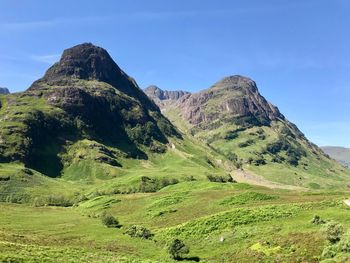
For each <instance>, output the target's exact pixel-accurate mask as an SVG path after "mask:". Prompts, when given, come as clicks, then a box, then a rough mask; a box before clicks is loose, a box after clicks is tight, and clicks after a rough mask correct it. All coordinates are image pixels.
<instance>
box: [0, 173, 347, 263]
mask: <svg viewBox="0 0 350 263" xmlns="http://www.w3.org/2000/svg"><path fill="white" fill-rule="evenodd" d="M50 180H57V179H50ZM72 186H74V184H72ZM36 189H37V190H38V189H39V188H36ZM89 189H90V188H86V189H85V191H86V192H85V198H84V199H82V200H81V201H77V203H76V205H75V206H73V207H52V206H44V207H35V206H33V205H30V204H11V203H1V204H0V220H1V228H0V259H1V260H2V261H5V260H10V259H11V260H13V261H14V262H16V261H15V260H17V262H21V260H22V261H25V262H34V261H35V258H36V259H40V260H42V261H45V262H84V261H86V260H92V261H94V262H173V261H172V260H171V259H170V257H169V256H168V254H167V244H169V242H171V240H173V239H175V238H180V239H182V240H183V241H184V242H185V243H186V244H187V245H188V246H189V247H190V254H189V255H188V257H199V258H200V259H201V262H227V261H228V262H229V261H230V260H233V259H234V260H237V261H239V262H252V261H254V262H256V261H261V262H270V261H274V260H277V259H278V260H281V261H283V262H294V261H293V260H294V259H295V258H298V259H300V261H305V262H306V261H307V262H312V260H314V258H317V257H320V255H321V253H322V250H323V248H324V247H325V246H326V245H327V242H326V240H325V237H324V235H323V232H322V231H323V230H322V227H321V226H317V225H314V224H311V219H312V218H313V216H314V215H315V214H317V215H319V216H321V218H323V219H325V220H327V221H328V220H335V221H338V222H340V223H342V224H343V225H344V227H345V228H346V229H349V228H350V219H349V217H348V213H349V211H350V209H349V208H348V207H347V206H345V205H343V204H342V202H341V201H342V200H343V199H345V198H347V197H348V193H346V192H332V191H328V192H309V193H304V192H296V191H287V190H271V189H267V188H263V187H255V186H249V185H246V184H223V183H212V182H204V181H191V182H181V183H179V184H176V185H171V186H167V187H165V188H163V189H162V190H160V191H158V192H155V193H134V194H107V195H106V194H102V195H98V196H93V195H91V194H89V193H90V190H89ZM56 190H58V189H56ZM80 191H82V190H80ZM223 202H225V203H226V202H229V203H227V204H225V205H223V204H222V203H223ZM236 206H237V207H236ZM103 211H108V212H109V213H110V214H112V215H113V216H114V217H115V218H117V219H118V221H119V223H120V224H121V225H122V227H121V228H120V229H118V228H107V227H105V226H104V225H103V224H102V222H101V219H100V215H101V213H102V212H103ZM132 225H141V226H144V227H146V228H148V229H150V230H151V232H152V233H154V234H155V236H154V237H153V238H152V240H142V239H139V238H131V237H129V236H127V235H125V234H124V232H125V230H126V229H128V228H129V227H130V226H132ZM221 240H223V241H221ZM311 241H312V242H311ZM1 260H0V262H1ZM5 262H6V261H5Z"/></svg>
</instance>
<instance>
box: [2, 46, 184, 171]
mask: <svg viewBox="0 0 350 263" xmlns="http://www.w3.org/2000/svg"><path fill="white" fill-rule="evenodd" d="M1 100H2V101H1V105H2V108H1V117H2V120H1V122H2V125H1V129H0V160H1V161H2V162H9V161H20V162H23V163H24V164H25V165H26V166H27V167H28V168H32V169H34V170H37V171H40V172H42V173H43V174H46V175H49V176H52V177H56V176H60V175H61V174H62V172H63V169H64V168H65V167H67V166H69V165H70V164H72V163H74V159H76V158H77V157H76V156H68V155H69V154H68V152H69V149H72V148H74V145H75V144H77V143H79V142H82V141H84V140H89V141H93V142H95V144H96V145H95V146H94V145H90V146H87V145H86V146H84V147H91V148H92V149H94V148H96V149H95V150H98V151H100V152H101V156H100V157H97V158H98V161H100V162H102V163H104V162H105V163H109V164H115V165H116V166H118V165H119V164H118V160H117V159H118V156H119V157H120V156H127V157H130V158H141V159H147V151H149V150H151V151H154V152H157V151H161V152H163V151H165V150H166V146H165V145H166V144H167V143H168V137H181V135H180V134H179V133H178V132H177V131H176V128H175V127H174V126H173V125H172V124H171V123H170V122H169V121H168V120H167V119H166V118H164V117H163V116H162V114H161V113H160V111H159V108H158V107H157V106H156V105H155V104H154V103H153V102H152V101H151V100H150V99H149V98H148V97H147V96H146V95H145V94H144V93H143V92H142V90H141V89H140V88H139V87H138V86H137V84H136V82H135V81H134V80H133V79H132V78H131V77H129V76H128V75H127V74H126V73H125V72H123V71H122V70H121V69H120V68H119V67H118V65H117V64H116V63H115V62H114V61H113V59H112V58H111V57H110V55H109V54H108V53H107V51H106V50H104V49H102V48H100V47H96V46H94V45H92V44H89V43H86V44H81V45H77V46H75V47H72V48H69V49H67V50H65V51H64V52H63V55H62V57H61V59H60V61H59V62H57V63H55V64H54V65H53V66H52V67H51V68H49V69H48V70H47V72H46V73H45V75H44V76H43V77H42V78H41V79H39V80H37V81H35V82H34V83H33V84H32V85H31V86H30V88H29V89H28V90H26V91H25V92H22V93H18V94H12V95H9V96H8V97H5V98H1ZM101 145H102V146H101ZM105 146H111V147H113V148H114V149H115V150H114V151H109V150H107V149H106V147H105ZM67 154H68V155H67ZM63 155H65V156H63ZM79 158H80V159H86V158H88V156H84V154H83V155H82V156H80V157H79ZM91 169H92V167H91Z"/></svg>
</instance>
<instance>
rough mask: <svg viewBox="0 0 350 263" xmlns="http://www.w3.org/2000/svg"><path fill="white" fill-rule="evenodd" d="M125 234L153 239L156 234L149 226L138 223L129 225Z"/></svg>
mask: <svg viewBox="0 0 350 263" xmlns="http://www.w3.org/2000/svg"><path fill="white" fill-rule="evenodd" d="M124 234H127V235H129V236H130V237H138V238H142V239H151V238H152V237H153V236H154V234H152V232H151V231H150V230H148V229H147V228H145V227H143V226H137V225H133V226H131V227H129V228H128V229H127V230H126V231H125V233H124Z"/></svg>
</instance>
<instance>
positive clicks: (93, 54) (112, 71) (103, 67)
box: [44, 43, 125, 83]
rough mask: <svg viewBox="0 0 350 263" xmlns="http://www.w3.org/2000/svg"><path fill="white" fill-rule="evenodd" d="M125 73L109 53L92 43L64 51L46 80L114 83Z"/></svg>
mask: <svg viewBox="0 0 350 263" xmlns="http://www.w3.org/2000/svg"><path fill="white" fill-rule="evenodd" d="M118 75H119V76H120V75H125V73H124V72H122V71H121V69H120V68H119V67H118V65H117V64H116V63H115V62H114V61H113V59H112V58H111V56H110V55H109V54H108V52H107V51H106V50H105V49H103V48H101V47H98V46H95V45H93V44H91V43H83V44H80V45H76V46H74V47H71V48H68V49H66V50H64V52H63V54H62V56H61V59H60V61H59V62H57V63H55V64H54V65H53V66H52V67H51V68H50V69H49V70H48V71H47V72H46V74H45V76H44V78H45V79H48V80H56V79H61V78H67V77H68V78H69V77H71V78H77V79H87V80H90V79H96V80H99V81H104V82H107V83H113V82H114V81H115V80H116V78H117V77H118Z"/></svg>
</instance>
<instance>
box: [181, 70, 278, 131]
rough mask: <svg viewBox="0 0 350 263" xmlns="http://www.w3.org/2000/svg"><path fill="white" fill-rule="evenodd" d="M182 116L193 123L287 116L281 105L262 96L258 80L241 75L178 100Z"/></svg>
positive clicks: (272, 118) (271, 119) (275, 118)
mask: <svg viewBox="0 0 350 263" xmlns="http://www.w3.org/2000/svg"><path fill="white" fill-rule="evenodd" d="M178 104H179V108H180V109H181V111H182V114H183V117H184V118H185V119H186V120H188V122H189V123H191V124H193V125H198V124H201V123H210V122H213V121H216V120H218V119H230V118H239V117H253V118H256V119H258V120H261V121H263V122H270V121H273V120H277V119H284V116H283V115H282V114H281V113H280V112H279V110H278V108H277V107H275V106H273V105H272V104H271V103H269V102H268V101H266V99H265V98H264V97H263V96H261V95H260V93H259V91H258V89H257V86H256V84H255V82H254V81H253V80H251V79H249V78H246V77H242V76H239V75H235V76H230V77H226V78H224V79H222V80H221V81H219V82H217V83H215V84H214V85H213V86H212V87H210V88H209V89H207V90H203V91H201V92H198V93H195V94H192V95H191V96H188V97H186V96H184V97H182V98H180V99H179V101H178Z"/></svg>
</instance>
